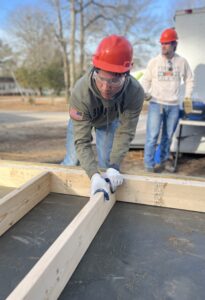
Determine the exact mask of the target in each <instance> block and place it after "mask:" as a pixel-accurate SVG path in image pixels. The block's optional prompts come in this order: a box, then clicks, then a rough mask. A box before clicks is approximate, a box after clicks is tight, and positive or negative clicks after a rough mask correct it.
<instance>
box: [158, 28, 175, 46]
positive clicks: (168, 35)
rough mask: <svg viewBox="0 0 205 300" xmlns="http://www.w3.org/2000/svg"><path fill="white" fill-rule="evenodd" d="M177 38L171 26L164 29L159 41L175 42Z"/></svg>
mask: <svg viewBox="0 0 205 300" xmlns="http://www.w3.org/2000/svg"><path fill="white" fill-rule="evenodd" d="M177 39H178V36H177V33H176V31H175V30H174V29H173V28H169V29H165V30H164V31H163V32H162V34H161V37H160V43H170V42H175V41H176V40H177Z"/></svg>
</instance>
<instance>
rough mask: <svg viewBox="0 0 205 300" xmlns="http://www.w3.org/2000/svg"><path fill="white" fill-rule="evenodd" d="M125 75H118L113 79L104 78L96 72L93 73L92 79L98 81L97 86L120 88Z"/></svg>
mask: <svg viewBox="0 0 205 300" xmlns="http://www.w3.org/2000/svg"><path fill="white" fill-rule="evenodd" d="M125 77H126V75H124V74H123V75H120V76H116V77H113V78H105V77H102V76H100V75H99V73H97V72H96V71H95V72H94V73H93V78H94V79H95V80H97V81H98V83H99V84H103V83H105V82H106V83H107V84H108V85H109V86H111V87H120V86H122V85H123V84H124V82H125Z"/></svg>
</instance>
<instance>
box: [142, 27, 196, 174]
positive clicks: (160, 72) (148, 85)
mask: <svg viewBox="0 0 205 300" xmlns="http://www.w3.org/2000/svg"><path fill="white" fill-rule="evenodd" d="M177 40H178V36H177V33H176V31H175V29H173V28H169V29H166V30H164V31H163V32H162V34H161V37H160V43H161V54H160V55H158V56H157V57H155V58H153V59H151V60H150V62H149V63H148V66H147V69H146V72H145V75H144V78H143V81H142V85H143V87H144V91H145V95H146V97H145V99H146V98H147V99H149V100H150V99H151V100H150V103H149V109H148V117H147V130H146V143H145V151H144V163H145V168H146V170H147V171H149V172H156V171H158V170H159V168H158V167H156V164H155V151H156V146H157V141H158V137H159V134H160V131H161V143H160V162H161V165H160V169H161V170H162V169H163V168H165V169H166V170H167V171H169V172H174V171H175V169H174V166H173V163H172V161H171V160H170V145H171V140H172V136H173V133H174V131H175V129H176V126H177V122H178V119H179V110H180V102H179V95H180V89H181V82H183V83H184V86H185V99H186V102H190V99H191V95H192V90H193V76H192V72H191V69H190V67H189V64H188V62H187V61H186V59H185V58H183V57H181V56H179V55H178V54H176V53H175V51H176V48H177Z"/></svg>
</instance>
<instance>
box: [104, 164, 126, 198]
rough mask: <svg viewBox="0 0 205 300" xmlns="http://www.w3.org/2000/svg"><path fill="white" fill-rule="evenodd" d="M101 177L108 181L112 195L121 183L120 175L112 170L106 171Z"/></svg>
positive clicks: (121, 177)
mask: <svg viewBox="0 0 205 300" xmlns="http://www.w3.org/2000/svg"><path fill="white" fill-rule="evenodd" d="M103 176H104V177H105V178H107V179H109V182H110V186H111V192H112V193H114V192H115V191H116V189H117V187H118V186H119V185H121V184H122V183H123V176H122V174H120V172H119V171H118V170H116V169H114V168H109V169H107V171H106V173H105V174H104V175H103Z"/></svg>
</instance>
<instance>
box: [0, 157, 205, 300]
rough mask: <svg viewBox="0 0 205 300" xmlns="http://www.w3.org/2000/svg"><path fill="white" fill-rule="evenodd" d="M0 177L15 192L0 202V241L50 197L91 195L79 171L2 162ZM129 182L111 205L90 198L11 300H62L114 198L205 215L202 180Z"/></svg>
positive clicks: (143, 179) (142, 178)
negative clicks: (60, 298)
mask: <svg viewBox="0 0 205 300" xmlns="http://www.w3.org/2000/svg"><path fill="white" fill-rule="evenodd" d="M0 174H1V177H0V186H3V187H4V188H8V190H10V189H12V191H11V192H9V193H8V194H7V195H4V196H3V197H2V198H1V199H0V235H1V234H3V233H4V232H5V231H6V230H7V229H9V228H10V227H11V226H12V225H13V224H15V222H17V221H18V220H19V219H20V218H22V217H23V216H24V215H25V214H26V213H27V212H28V211H29V210H31V209H32V208H33V207H34V206H35V205H36V204H37V203H39V202H40V201H41V200H42V199H44V198H45V197H46V196H47V195H48V194H49V193H50V192H55V193H63V194H71V195H78V196H85V197H89V193H90V192H89V190H90V180H89V178H88V177H87V175H86V174H85V172H84V171H82V170H81V169H80V168H77V167H76V168H75V167H73V168H67V167H63V166H57V165H50V164H32V163H21V162H11V161H1V163H0ZM124 179H125V180H124V183H123V185H122V186H121V187H119V189H118V190H117V192H116V194H115V195H112V196H111V199H110V201H106V200H104V198H103V194H102V193H99V194H97V195H95V196H94V197H92V198H90V200H89V201H88V203H87V204H86V205H85V206H84V207H83V209H82V210H81V211H80V212H79V213H78V214H77V216H76V217H75V218H74V220H73V221H72V222H71V223H70V224H69V225H68V227H67V228H66V229H65V230H64V231H63V232H62V233H61V235H60V236H59V237H58V238H57V239H56V241H55V242H54V243H53V244H52V245H51V246H50V248H49V249H48V250H47V251H46V253H45V254H44V255H43V256H42V257H41V259H40V260H39V261H38V262H37V263H36V265H35V266H34V267H33V268H32V269H31V271H30V272H29V273H28V274H27V275H26V276H25V277H24V279H23V280H22V281H21V282H20V283H19V285H18V286H17V287H16V288H15V289H14V290H13V292H12V293H11V294H10V295H9V296H8V298H7V299H9V300H14V299H29V300H32V299H49V300H50V299H57V298H58V296H59V295H60V293H61V292H62V290H63V288H64V287H65V285H66V284H67V282H68V280H69V279H70V277H71V276H72V274H73V272H74V270H75V268H76V267H77V265H78V263H79V262H80V260H81V258H82V257H83V255H84V253H85V251H86V250H87V248H88V247H89V245H90V243H91V241H92V240H93V238H94V237H95V235H96V233H97V231H98V229H99V228H100V226H101V225H102V223H103V222H104V220H105V218H106V216H107V215H108V213H109V211H110V210H111V209H112V207H113V205H114V204H115V201H116V200H115V198H116V199H117V200H118V201H126V202H131V203H140V204H146V205H154V206H162V207H170V208H177V209H185V210H191V211H199V212H205V200H204V194H205V180H204V179H202V178H191V177H184V178H181V177H177V176H169V177H165V176H163V177H162V176H159V175H155V176H147V175H140V176H137V175H124ZM79 182H80V186H79ZM3 194H4V193H3Z"/></svg>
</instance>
